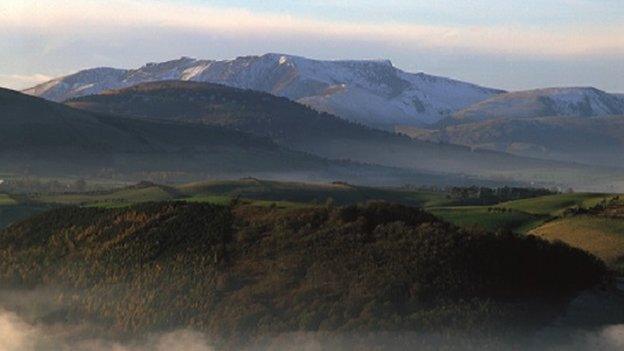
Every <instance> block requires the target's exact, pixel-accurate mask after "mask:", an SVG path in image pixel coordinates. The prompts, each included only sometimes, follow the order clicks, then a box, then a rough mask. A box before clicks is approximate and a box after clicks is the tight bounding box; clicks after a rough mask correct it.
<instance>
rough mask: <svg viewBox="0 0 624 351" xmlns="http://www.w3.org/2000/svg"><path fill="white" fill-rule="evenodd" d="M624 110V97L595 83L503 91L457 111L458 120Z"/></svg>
mask: <svg viewBox="0 0 624 351" xmlns="http://www.w3.org/2000/svg"><path fill="white" fill-rule="evenodd" d="M623 114H624V97H622V96H618V95H615V94H608V93H606V92H604V91H602V90H598V89H596V88H592V87H570V88H546V89H536V90H527V91H518V92H511V93H506V94H500V95H497V96H494V97H492V98H489V99H487V100H484V101H481V102H478V103H476V104H474V105H472V106H469V107H467V108H465V109H463V110H461V111H459V112H457V113H455V114H454V115H453V120H455V121H458V122H462V123H463V122H467V121H480V120H487V119H496V118H535V117H557V116H559V117H562V116H568V117H603V116H613V115H623Z"/></svg>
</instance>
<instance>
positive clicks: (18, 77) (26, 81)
mask: <svg viewBox="0 0 624 351" xmlns="http://www.w3.org/2000/svg"><path fill="white" fill-rule="evenodd" d="M53 78H54V77H52V76H48V75H45V74H38V73H36V74H31V75H22V74H0V86H1V85H2V84H6V86H10V87H14V88H17V89H21V88H26V87H31V86H33V85H37V84H40V83H43V82H47V81H49V80H51V79H53ZM0 351H1V350H0Z"/></svg>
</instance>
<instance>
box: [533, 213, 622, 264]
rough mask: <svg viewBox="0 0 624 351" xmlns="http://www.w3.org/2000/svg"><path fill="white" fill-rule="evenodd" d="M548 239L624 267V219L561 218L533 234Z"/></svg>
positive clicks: (594, 217)
mask: <svg viewBox="0 0 624 351" xmlns="http://www.w3.org/2000/svg"><path fill="white" fill-rule="evenodd" d="M531 234H534V235H537V236H540V237H543V238H545V239H549V240H561V241H563V242H565V243H567V244H569V245H571V246H574V247H578V248H581V249H583V250H586V251H588V252H591V253H592V254H594V255H596V256H598V257H600V258H601V259H603V260H604V261H605V262H606V263H607V264H609V265H610V266H616V267H620V268H624V219H617V218H605V217H596V216H575V217H569V218H562V219H558V220H555V221H552V222H549V223H546V224H544V225H543V226H540V227H538V228H536V229H534V230H532V231H531Z"/></svg>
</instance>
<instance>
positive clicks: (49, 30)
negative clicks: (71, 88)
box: [0, 0, 624, 92]
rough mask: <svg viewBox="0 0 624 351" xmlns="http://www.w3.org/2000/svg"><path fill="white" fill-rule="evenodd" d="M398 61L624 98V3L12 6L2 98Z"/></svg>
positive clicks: (153, 0) (136, 0)
mask: <svg viewBox="0 0 624 351" xmlns="http://www.w3.org/2000/svg"><path fill="white" fill-rule="evenodd" d="M267 52H279V53H288V54H294V55H301V56H306V57H310V58H319V59H345V58H349V59H366V58H376V59H379V58H384V59H390V60H392V62H393V63H394V65H395V66H397V67H399V68H401V69H404V70H406V71H411V72H427V73H430V74H436V75H442V76H447V77H451V78H456V79H461V80H466V81H470V82H473V83H477V84H481V85H485V86H490V87H495V88H503V89H508V90H520V89H530V88H536V87H547V86H595V87H597V88H600V89H603V90H607V91H612V92H624V0H548V1H546V0H461V1H460V0H446V1H445V0H436V1H432V0H427V1H419V0H385V1H378V0H376V1H374V0H343V1H340V0H296V1H277V0H263V1H251V0H247V1H245V0H212V1H210V0H182V1H180V0H178V1H173V0H107V1H102V0H0V86H4V87H9V88H14V89H21V88H26V87H29V86H31V85H34V84H36V83H40V82H42V81H45V80H47V79H48V78H50V77H54V76H59V75H65V74H69V73H72V72H75V71H77V70H80V69H84V68H91V67H99V66H108V67H119V68H135V67H139V66H141V65H143V64H144V63H146V62H153V61H164V60H170V59H175V58H178V57H181V56H190V57H195V58H203V59H231V58H235V57H236V56H242V55H251V54H263V53H267Z"/></svg>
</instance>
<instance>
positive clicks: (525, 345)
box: [0, 309, 624, 351]
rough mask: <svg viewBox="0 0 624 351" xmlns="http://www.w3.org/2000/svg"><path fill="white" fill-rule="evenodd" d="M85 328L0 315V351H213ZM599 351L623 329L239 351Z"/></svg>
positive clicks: (290, 343)
mask: <svg viewBox="0 0 624 351" xmlns="http://www.w3.org/2000/svg"><path fill="white" fill-rule="evenodd" d="M92 332H93V331H92V330H90V327H89V326H88V325H81V326H78V325H59V324H52V325H44V324H39V323H30V322H27V321H26V320H25V319H24V318H22V317H21V316H20V315H18V314H17V313H16V312H12V311H9V310H6V309H0V351H70V350H71V351H176V350H183V351H215V350H218V349H220V348H217V347H214V346H213V343H211V342H210V339H209V338H208V337H207V336H206V335H204V334H202V333H200V332H197V331H193V330H189V329H178V330H173V331H169V332H164V333H154V334H150V335H147V336H145V337H141V338H137V339H136V340H115V339H113V338H100V337H90V336H89V335H91V334H92ZM406 348H409V349H414V348H416V349H419V350H437V349H440V348H444V349H447V350H505V349H522V350H560V349H566V350H578V351H581V350H600V351H615V350H622V348H624V325H622V324H620V325H613V326H607V327H602V328H599V329H597V330H595V331H583V330H577V329H558V328H552V329H549V330H544V331H542V332H540V333H538V334H537V335H533V336H531V337H523V338H513V339H511V338H510V339H508V340H499V339H490V338H487V337H478V336H474V335H473V336H469V335H453V336H449V335H446V334H435V335H433V334H420V333H414V332H405V333H397V332H387V333H383V332H380V333H369V334H338V333H333V332H318V333H315V332H308V333H306V332H298V333H286V334H279V335H271V336H266V337H259V338H256V339H255V341H254V342H252V343H251V344H249V345H247V346H246V347H243V348H241V350H248V351H260V350H267V351H269V350H271V351H287V350H305V351H321V350H330V351H340V350H404V349H406Z"/></svg>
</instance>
